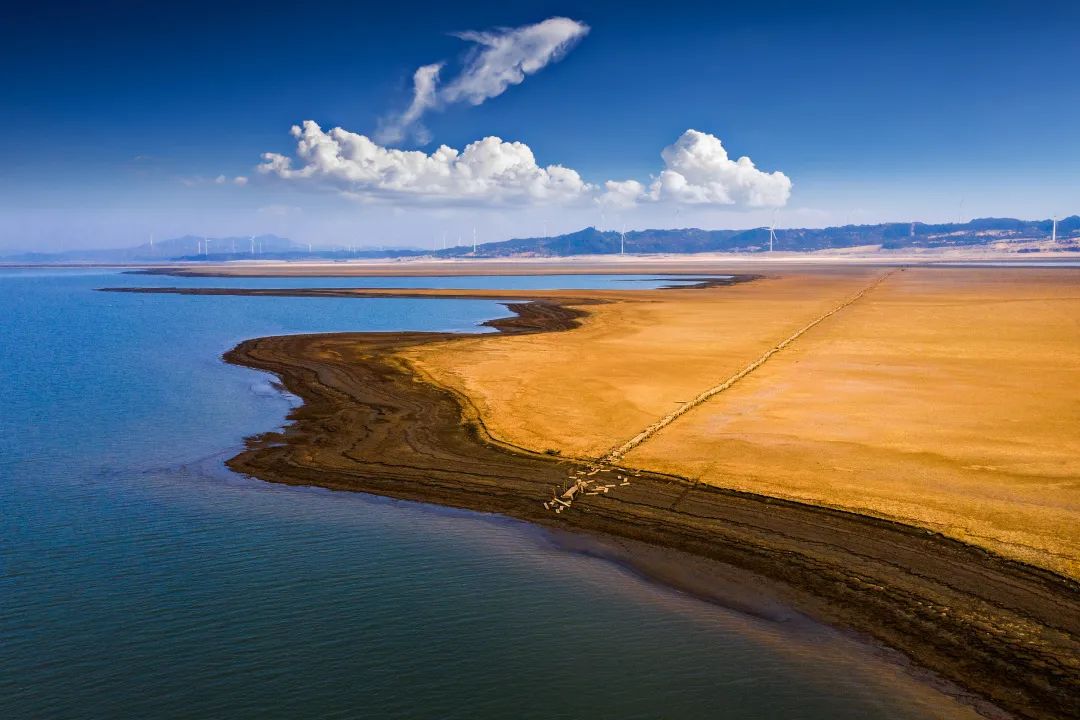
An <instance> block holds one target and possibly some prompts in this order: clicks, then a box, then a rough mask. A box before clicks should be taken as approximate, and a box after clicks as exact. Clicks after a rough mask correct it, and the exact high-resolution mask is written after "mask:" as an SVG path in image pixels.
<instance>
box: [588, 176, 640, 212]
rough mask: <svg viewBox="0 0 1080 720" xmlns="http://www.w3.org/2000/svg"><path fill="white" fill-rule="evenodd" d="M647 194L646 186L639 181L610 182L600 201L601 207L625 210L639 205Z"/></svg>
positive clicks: (606, 185)
mask: <svg viewBox="0 0 1080 720" xmlns="http://www.w3.org/2000/svg"><path fill="white" fill-rule="evenodd" d="M646 194H647V193H646V190H645V186H644V185H642V184H641V183H639V182H638V181H637V180H608V181H607V182H605V183H604V193H603V194H602V195H601V196H600V197H599V198H598V200H599V201H600V204H601V205H605V206H608V207H611V208H619V209H625V208H631V207H634V206H635V205H637V203H638V200H639V199H641V198H642V197H644V196H645V195H646Z"/></svg>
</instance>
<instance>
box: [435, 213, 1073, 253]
mask: <svg viewBox="0 0 1080 720" xmlns="http://www.w3.org/2000/svg"><path fill="white" fill-rule="evenodd" d="M1051 224H1052V221H1051V220H1016V219H1013V218H977V219H975V220H972V221H970V222H966V223H943V224H936V225H931V224H927V223H918V222H916V223H881V224H878V225H844V226H842V227H829V228H787V229H778V230H776V241H775V242H774V244H773V247H774V249H775V250H784V251H789V252H790V251H797V252H809V251H812V250H826V249H833V248H847V247H858V246H862V245H880V246H881V247H882V248H883V249H886V250H894V249H902V248H940V247H955V246H973V245H986V244H989V243H992V242H999V241H1008V240H1023V239H1047V238H1049V237H1050V230H1051ZM1057 234H1058V239H1059V240H1063V241H1070V242H1067V243H1064V244H1063V247H1062V249H1069V246H1071V245H1075V242H1072V241H1075V240H1078V239H1080V216H1078V215H1073V216H1071V217H1067V218H1065V219H1063V220H1059V221H1058V228H1057ZM621 242H623V239H622V238H621V237H620V234H619V233H618V232H616V231H613V230H597V229H596V228H593V227H588V228H585V229H584V230H578V231H577V232H573V233H568V234H566V235H559V236H556V237H536V238H518V239H514V240H504V241H502V242H493V243H485V244H484V245H480V246H479V247H478V248H477V253H476V254H477V255H478V256H482V257H514V256H538V257H566V256H571V255H603V254H612V253H618V252H619V251H620V243H621ZM624 242H625V249H626V252H628V253H699V252H760V251H763V250H768V249H769V230H768V228H754V229H751V230H699V229H697V228H684V229H678V230H633V231H630V232H627V233H626V235H625V241H624ZM1077 249H1078V250H1080V247H1077ZM435 254H436V255H438V256H440V257H464V256H471V255H472V254H473V253H472V248H471V247H456V248H448V249H446V250H440V251H438V252H437V253H435Z"/></svg>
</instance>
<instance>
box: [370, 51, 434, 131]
mask: <svg viewBox="0 0 1080 720" xmlns="http://www.w3.org/2000/svg"><path fill="white" fill-rule="evenodd" d="M442 68H443V64H442V63H434V64H432V65H424V66H422V67H419V68H417V69H416V72H415V73H413V99H412V102H411V103H410V104H409V107H408V109H406V110H405V112H403V113H401V115H398V116H393V117H389V118H383V120H382V121H381V122H380V123H379V129H378V130H376V131H375V138H376V140H378V141H379V142H380V143H383V144H384V145H385V144H390V145H393V144H395V143H399V142H401V141H402V140H404V139H405V135H406V133H407V131H409V130H410V129H411V130H412V133H413V136H414V137H416V139H417V141H419V142H421V143H426V142H430V140H431V136H430V134H429V133H428V131H427V128H425V127H424V126H423V125H420V118H421V117H423V115H424V113H426V112H427V111H428V110H430V109H431V108H433V107H435V105H436V104H437V103H438V97H437V96H436V85H437V84H438V82H439V73H440V72H441V71H442Z"/></svg>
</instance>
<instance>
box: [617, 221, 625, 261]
mask: <svg viewBox="0 0 1080 720" xmlns="http://www.w3.org/2000/svg"><path fill="white" fill-rule="evenodd" d="M619 254H620V255H625V254H626V223H623V226H622V230H620V231H619Z"/></svg>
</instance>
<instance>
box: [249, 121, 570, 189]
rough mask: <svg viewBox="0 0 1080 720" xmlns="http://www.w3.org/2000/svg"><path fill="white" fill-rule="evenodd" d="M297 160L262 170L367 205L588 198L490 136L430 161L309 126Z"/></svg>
mask: <svg viewBox="0 0 1080 720" xmlns="http://www.w3.org/2000/svg"><path fill="white" fill-rule="evenodd" d="M292 135H293V137H295V138H296V139H297V147H296V157H297V159H298V160H300V161H301V165H300V166H299V167H294V166H293V158H290V157H286V156H284V155H280V154H278V153H264V154H263V162H262V164H260V165H259V166H258V171H259V172H260V173H263V174H265V175H273V176H276V177H279V178H283V179H285V180H290V181H295V182H301V181H306V182H314V183H317V184H321V185H325V186H329V187H333V188H335V189H337V190H339V191H341V192H343V193H345V194H347V195H349V196H352V197H355V198H358V199H363V200H393V201H397V202H418V203H419V202H426V203H430V204H444V205H454V204H476V203H483V204H514V203H531V204H541V203H549V202H566V201H569V200H574V199H576V198H580V197H582V196H584V195H586V194H587V193H588V192H590V191H591V187H590V186H589V185H587V184H586V183H585V182H584V181H583V180H582V179H581V176H580V175H578V173H577V172H575V171H574V170H571V169H569V168H565V167H562V166H560V165H549V166H547V167H540V166H539V165H537V163H536V158H535V157H534V156H533V153H532V150H530V149H529V146H527V145H525V144H523V143H520V142H505V141H503V140H501V139H500V138H497V137H486V138H484V139H482V140H478V141H476V142H474V143H470V144H469V145H467V146H466V147H465V149H464V150H461V151H459V150H455V149H454V148H451V147H448V146H446V145H442V146H440V147H439V148H438V149H437V150H435V151H434V152H432V153H430V154H428V153H424V152H422V151H418V150H398V149H394V148H387V147H383V146H381V145H379V144H377V143H375V142H374V141H373V140H371V139H370V138H368V137H367V136H365V135H359V134H357V133H353V132H349V131H347V130H343V129H342V128H333V129H332V130H330V131H329V132H326V131H324V130H323V129H322V128H321V127H319V125H318V124H317V123H315V122H313V121H311V120H306V121H304V123H303V127H298V126H293V128H292Z"/></svg>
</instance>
